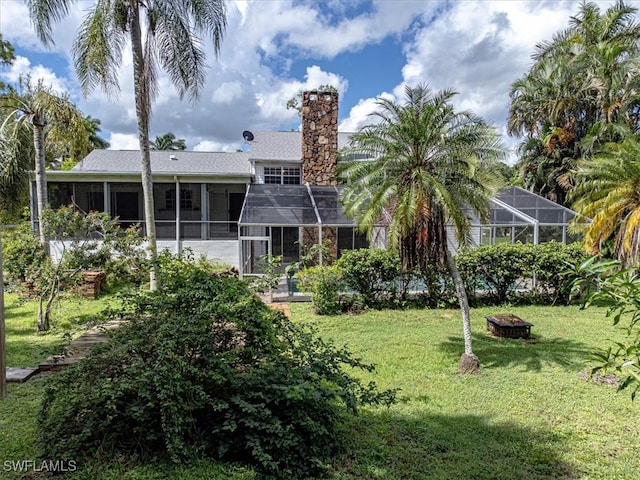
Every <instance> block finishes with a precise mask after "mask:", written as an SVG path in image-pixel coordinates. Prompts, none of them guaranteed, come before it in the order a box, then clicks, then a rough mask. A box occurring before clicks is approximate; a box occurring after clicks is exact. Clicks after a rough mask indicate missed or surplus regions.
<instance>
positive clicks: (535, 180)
mask: <svg viewBox="0 0 640 480" xmlns="http://www.w3.org/2000/svg"><path fill="white" fill-rule="evenodd" d="M635 12H636V8H635V7H632V6H630V5H626V4H625V3H624V2H622V1H617V2H616V3H615V4H613V5H612V6H610V7H609V8H608V9H606V10H605V11H601V10H600V7H599V6H598V5H597V4H595V3H592V2H585V3H582V4H581V6H580V9H579V11H578V13H577V14H576V15H575V16H574V17H572V18H571V21H570V23H569V26H568V28H567V29H565V30H563V31H561V32H559V33H557V34H556V35H554V37H553V39H552V40H551V41H548V42H542V43H540V44H538V45H536V49H535V51H534V54H533V60H534V64H533V66H532V67H531V69H530V70H529V72H528V73H527V74H525V75H524V76H523V77H521V78H520V79H518V80H516V81H515V82H514V83H513V85H512V88H511V92H510V97H511V104H510V109H509V121H508V131H509V133H510V134H511V135H515V136H518V137H523V141H522V143H521V145H520V148H519V153H520V161H519V164H518V165H519V168H520V176H521V179H522V182H523V185H524V186H525V187H526V188H530V189H532V190H533V191H535V192H537V193H540V194H542V195H544V196H546V197H548V198H550V199H552V200H554V201H556V202H558V203H562V204H564V203H566V200H567V198H566V197H567V192H568V191H569V190H570V188H571V186H572V185H573V184H574V183H575V179H574V178H573V176H572V173H571V172H572V170H573V169H574V168H575V166H576V163H577V161H578V159H580V158H583V157H585V158H589V157H591V155H592V154H593V153H594V152H595V151H597V150H598V148H599V147H600V146H601V145H603V144H604V143H606V142H609V141H619V140H621V139H622V138H624V132H625V131H627V130H631V131H633V132H637V131H638V129H639V128H640V123H639V122H640V117H639V116H638V113H639V108H640V100H639V98H638V93H639V88H640V75H638V67H639V66H640V57H639V52H640V50H639V48H640V43H639V42H640V26H639V25H638V23H637V22H636V20H635Z"/></svg>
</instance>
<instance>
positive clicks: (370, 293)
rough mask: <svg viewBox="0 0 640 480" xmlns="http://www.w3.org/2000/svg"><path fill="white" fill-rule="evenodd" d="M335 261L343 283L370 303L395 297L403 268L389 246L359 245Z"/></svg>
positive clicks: (375, 304)
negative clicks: (370, 247)
mask: <svg viewBox="0 0 640 480" xmlns="http://www.w3.org/2000/svg"><path fill="white" fill-rule="evenodd" d="M336 265H337V266H338V267H339V268H340V270H341V271H342V275H343V278H344V282H345V284H346V285H347V286H348V287H350V288H352V289H353V290H355V291H356V292H358V293H359V294H360V295H362V297H363V301H364V303H365V304H366V305H369V306H381V305H382V304H384V301H386V302H387V303H389V301H393V300H395V298H396V296H397V295H398V287H399V285H398V279H399V278H400V274H401V272H402V268H401V263H400V257H399V256H398V254H397V253H396V252H394V251H391V250H386V249H377V248H372V249H369V248H362V249H358V250H348V251H346V252H345V253H343V255H342V256H341V257H340V258H339V259H338V261H337V262H336Z"/></svg>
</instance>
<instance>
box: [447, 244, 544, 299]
mask: <svg viewBox="0 0 640 480" xmlns="http://www.w3.org/2000/svg"><path fill="white" fill-rule="evenodd" d="M533 259H534V252H533V245H532V244H522V243H514V244H511V243H498V244H495V245H479V246H477V247H474V248H466V249H463V250H461V251H460V252H459V253H458V255H457V256H456V264H457V266H458V269H459V270H460V274H461V275H462V276H463V278H464V279H465V282H466V284H467V293H468V294H469V296H472V295H473V293H474V292H475V291H478V290H485V291H486V292H487V299H488V300H490V301H491V302H492V303H495V304H503V303H507V302H509V301H510V300H512V299H513V296H514V293H515V290H516V288H517V286H518V283H519V282H520V283H523V279H524V278H525V277H528V276H529V275H530V272H531V271H532V270H531V269H532V265H533Z"/></svg>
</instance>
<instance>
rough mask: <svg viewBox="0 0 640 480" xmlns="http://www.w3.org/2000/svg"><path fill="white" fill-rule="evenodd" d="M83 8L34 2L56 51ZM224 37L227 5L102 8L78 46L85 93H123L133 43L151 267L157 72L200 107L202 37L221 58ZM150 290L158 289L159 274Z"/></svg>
mask: <svg viewBox="0 0 640 480" xmlns="http://www.w3.org/2000/svg"><path fill="white" fill-rule="evenodd" d="M76 2H77V0H60V1H57V2H51V1H50V0H27V4H28V5H29V10H30V14H31V20H32V22H33V24H34V26H35V28H36V31H37V33H38V35H39V36H40V39H41V40H42V42H43V43H44V44H50V43H53V39H52V36H51V29H52V23H53V22H55V21H58V20H60V19H61V18H62V17H63V16H65V15H66V14H67V13H68V10H69V7H70V6H71V4H73V3H76ZM143 26H144V27H145V28H144V32H145V37H144V39H143V28H142V27H143ZM225 29H226V6H225V2H224V0H147V1H143V0H97V1H96V2H95V4H94V5H93V6H92V7H91V9H90V10H89V13H88V14H87V16H86V17H85V19H84V21H83V23H82V26H81V27H80V31H79V33H78V36H77V38H76V40H75V43H74V62H75V68H76V71H77V73H78V77H79V79H80V83H81V84H82V87H83V89H84V91H85V93H88V92H89V91H91V90H93V89H94V88H95V87H97V86H100V87H102V89H103V90H104V91H105V92H107V93H115V92H117V91H118V90H119V83H118V76H117V72H118V67H119V66H120V63H121V61H122V53H123V49H124V47H125V44H126V43H127V41H128V42H129V43H130V46H131V53H132V55H133V78H134V91H135V102H136V116H137V122H138V138H139V143H140V155H141V170H142V175H141V177H142V190H143V195H144V214H145V226H146V233H147V238H148V249H149V254H150V257H151V259H152V260H155V258H156V256H157V247H156V227H155V213H154V204H153V178H152V174H151V159H150V156H149V120H150V117H151V104H152V102H153V100H154V98H155V97H156V95H157V93H158V76H157V72H158V66H160V67H161V68H162V69H163V70H164V71H166V72H167V73H169V76H170V77H171V80H172V82H173V84H174V86H175V87H176V89H177V91H178V94H179V95H180V97H181V98H182V97H183V96H184V95H187V96H188V97H189V98H191V99H195V98H196V97H197V95H198V92H199V90H200V88H201V87H202V86H203V84H204V81H205V67H206V66H205V52H204V51H203V50H202V48H201V41H200V37H201V36H202V35H210V37H211V39H212V41H213V46H214V51H215V53H216V54H217V53H218V52H219V51H220V44H221V41H222V37H223V35H224V32H225ZM158 64H159V65H158ZM150 288H151V289H152V290H154V289H155V288H156V276H155V269H153V268H152V269H151V276H150Z"/></svg>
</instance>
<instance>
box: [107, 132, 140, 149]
mask: <svg viewBox="0 0 640 480" xmlns="http://www.w3.org/2000/svg"><path fill="white" fill-rule="evenodd" d="M107 141H108V142H109V143H110V144H111V146H110V147H109V149H110V150H138V149H139V148H140V142H139V141H138V136H137V135H134V134H132V133H112V134H111V136H110V137H109V139H108V140H107Z"/></svg>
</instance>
